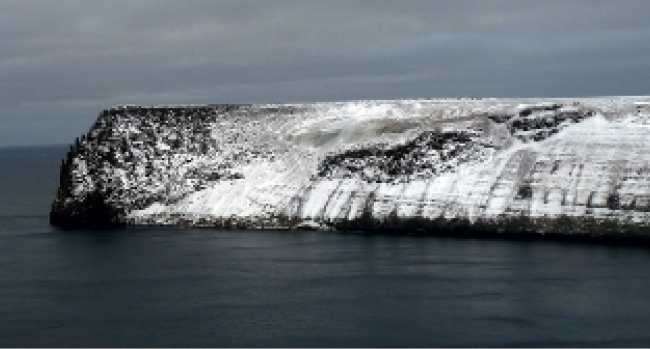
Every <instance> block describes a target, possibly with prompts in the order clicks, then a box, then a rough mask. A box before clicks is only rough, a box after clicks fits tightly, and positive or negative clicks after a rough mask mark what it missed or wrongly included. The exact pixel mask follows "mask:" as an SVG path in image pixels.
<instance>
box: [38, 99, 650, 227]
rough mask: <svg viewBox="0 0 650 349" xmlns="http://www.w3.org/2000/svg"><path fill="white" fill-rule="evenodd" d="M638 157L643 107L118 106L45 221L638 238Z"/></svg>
mask: <svg viewBox="0 0 650 349" xmlns="http://www.w3.org/2000/svg"><path fill="white" fill-rule="evenodd" d="M649 154H650V98H646V97H616V98H585V99H553V100H550V99H548V100H544V99H529V100H523V99H521V100H503V99H440V100H400V101H358V102H341V103H314V104H286V105H201V106H156V107H139V106H123V107H114V108H111V109H108V110H105V111H103V112H102V113H101V114H100V115H99V117H98V119H97V121H96V123H95V124H94V125H93V126H92V127H91V129H90V131H89V132H88V133H87V134H86V135H84V136H82V137H81V138H79V139H77V140H76V141H75V143H74V145H73V146H72V147H71V149H70V152H69V153H68V155H67V157H66V158H65V159H64V160H63V162H62V165H61V184H60V187H59V191H58V194H57V197H56V199H55V201H54V203H53V205H52V212H51V216H50V217H51V223H52V224H54V225H57V226H61V227H70V228H76V227H100V226H106V225H115V224H155V225H189V226H209V227H219V228H294V227H306V226H309V227H312V228H313V227H321V228H323V229H344V230H391V231H403V232H422V233H436V232H442V231H445V232H451V231H456V232H459V233H463V232H468V231H472V232H479V233H481V234H482V233H483V232H484V233H485V234H488V233H495V232H499V233H501V232H502V233H506V234H554V233H555V234H567V235H575V236H578V235H579V236H594V235H602V236H605V235H606V236H645V235H646V234H647V233H649V232H650V230H648V228H647V226H648V224H649V223H650V155H649ZM648 235H650V234H648Z"/></svg>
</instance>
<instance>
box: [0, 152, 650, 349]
mask: <svg viewBox="0 0 650 349" xmlns="http://www.w3.org/2000/svg"><path fill="white" fill-rule="evenodd" d="M64 152H65V148H62V147H50V148H22V149H17V148H16V149H0V346H3V347H6V346H9V347H22V346H29V347H35V346H48V347H58V346H66V347H81V346H84V347H85V346H90V347H107V346H108V347H133V346H138V347H169V346H173V347H201V346H210V347H222V346H228V347H233V346H235V347H236V346H246V347H255V346H265V347H278V346H280V347H304V346H306V347H313V346H318V347H339V346H343V347H366V346H372V347H395V346H399V347H404V346H406V347H420V346H427V347H436V346H446V347H449V346H473V347H475V346H480V347H491V346H544V347H549V346H551V347H556V346H570V347H583V346H588V347H599V346H607V347H611V346H626V347H629V346H644V347H648V346H650V250H649V249H648V248H647V247H646V248H644V247H633V246H632V247H630V246H607V245H602V244H581V243H560V242H540V241H497V240H478V239H453V238H433V237H429V238H427V237H408V236H404V237H400V236H382V235H373V236H370V235H362V234H343V233H321V232H278V231H214V230H209V229H204V230H198V229H173V228H169V229H160V228H129V229H122V230H115V231H101V232H96V231H76V232H65V231H58V230H56V229H53V228H51V227H50V226H49V225H48V221H47V214H48V212H49V205H50V202H51V200H52V198H53V197H54V194H55V191H56V186H57V184H58V183H57V182H58V164H59V162H60V159H61V157H62V156H63V154H64Z"/></svg>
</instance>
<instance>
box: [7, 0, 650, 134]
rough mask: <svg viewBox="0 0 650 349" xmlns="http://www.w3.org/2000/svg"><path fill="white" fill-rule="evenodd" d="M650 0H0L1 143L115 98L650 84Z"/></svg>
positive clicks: (223, 98) (221, 98) (192, 99)
mask: <svg viewBox="0 0 650 349" xmlns="http://www.w3.org/2000/svg"><path fill="white" fill-rule="evenodd" d="M648 13H650V3H649V2H647V1H616V2H614V1H594V0H584V1H579V0H577V1H532V0H531V1H489V0H487V1H458V0H455V1H452V0H449V1H388V0H385V1H384V0H373V1H241V0H238V1H234V0H233V1H182V2H181V1H166V0H159V1H144V0H140V1H126V0H123V1H110V2H109V1H87V0H61V1H56V2H54V1H45V0H43V1H26V0H14V1H11V0H6V1H2V2H0V42H1V43H2V49H1V50H0V81H1V82H2V83H1V84H0V122H1V125H2V127H0V145H3V144H4V145H11V144H39V143H67V142H69V141H70V140H71V139H73V138H74V137H75V136H77V135H79V134H80V133H83V132H85V131H86V130H87V128H88V126H90V124H91V123H92V121H93V120H94V118H95V116H96V115H97V113H98V112H99V111H100V110H101V109H102V108H105V107H108V106H110V105H114V104H123V103H138V104H155V103H218V102H224V103H225V102H297V101H329V100H341V99H383V98H407V97H412V98H418V97H437V96H492V97H524V96H538V97H549V96H568V97H571V96H589V95H629V94H633V95H640V94H648V86H649V81H650V79H649V78H650V70H649V69H648V63H647V62H650V24H648V23H647V18H646V17H647V14H648Z"/></svg>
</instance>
